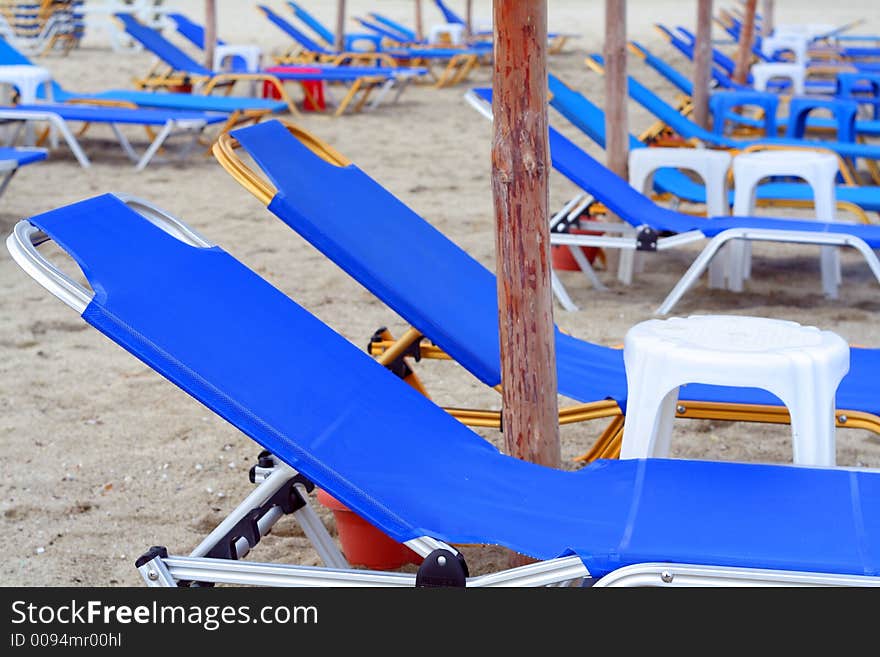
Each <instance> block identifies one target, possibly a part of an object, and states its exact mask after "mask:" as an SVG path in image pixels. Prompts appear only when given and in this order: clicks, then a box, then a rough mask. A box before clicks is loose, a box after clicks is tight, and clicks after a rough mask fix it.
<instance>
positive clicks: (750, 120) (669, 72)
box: [628, 41, 880, 137]
mask: <svg viewBox="0 0 880 657" xmlns="http://www.w3.org/2000/svg"><path fill="white" fill-rule="evenodd" d="M628 45H629V49H630V52H632V53H633V54H634V55H636V56H638V57H639V58H640V59H641V60H642V61H644V62H645V64H647V65H648V66H650V67H651V68H652V69H654V70H655V71H656V72H657V73H659V74H660V75H661V76H663V77H664V78H665V79H666V80H667V81H668V82H670V83H671V84H672V85H673V86H674V87H676V88H677V89H678V90H679V91H681V92H682V93H683V94H685V95H686V96H688V97H692V96H693V90H694V85H693V82H691V80H690V79H689V78H688V77H686V76H685V75H683V74H682V73H681V72H680V71H679V70H678V69H676V68H675V67H674V66H672V65H671V64H670V63H669V62H667V61H665V60H663V59H661V58H660V57H658V56H657V55H655V54H653V53H652V52H651V51H650V50H648V49H647V48H646V47H645V46H644V45H642V44H641V43H638V42H636V41H630V42H629V44H628ZM715 73H716V76H717V75H718V71H717V70H716V71H715ZM725 77H726V76H725ZM728 79H729V78H728ZM720 86H721V87H723V88H730V86H729V85H726V84H722V85H720ZM716 88H717V87H716ZM740 90H741V91H745V88H743V89H740ZM725 118H726V119H727V120H730V121H734V122H736V123H738V124H740V125H743V126H746V127H749V128H758V129H760V128H763V127H764V122H763V120H761V119H758V118H755V117H749V116H746V115H743V114H738V113H734V112H731V113H729V114H727V115H726V117H725ZM776 124H777V125H778V127H779V128H780V130H785V128H786V127H787V125H788V117H777V118H776ZM807 127H808V128H809V129H818V130H832V129H835V130H836V129H837V124H836V122H835V121H834V120H833V119H830V118H824V117H812V116H811V117H810V118H809V119H808V121H807ZM855 129H856V133H857V134H859V135H864V136H866V137H880V121H878V120H869V119H858V120H856V123H855ZM771 136H773V135H771Z"/></svg>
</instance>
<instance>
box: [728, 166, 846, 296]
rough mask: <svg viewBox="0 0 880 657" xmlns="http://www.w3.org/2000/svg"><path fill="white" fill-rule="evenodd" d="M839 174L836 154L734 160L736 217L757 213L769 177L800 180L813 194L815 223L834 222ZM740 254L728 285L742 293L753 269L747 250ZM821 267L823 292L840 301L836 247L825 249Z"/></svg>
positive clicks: (733, 260)
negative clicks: (762, 185) (762, 184)
mask: <svg viewBox="0 0 880 657" xmlns="http://www.w3.org/2000/svg"><path fill="white" fill-rule="evenodd" d="M837 172H838V161H837V156H836V155H834V154H833V153H825V152H819V151H810V150H803V149H795V150H767V151H756V152H752V153H742V154H741V155H737V156H736V157H735V158H733V181H734V182H733V184H734V188H735V191H734V200H733V214H734V215H738V216H750V215H753V214H754V213H755V208H756V205H757V190H758V184H759V183H760V182H761V180H763V179H765V178H767V177H769V176H797V177H799V178H802V179H803V180H805V181H806V182H807V183H808V184H809V185H810V187H811V189H812V190H813V202H814V204H815V208H816V219H817V220H818V221H827V222H831V221H835V220H836V209H837V188H836V183H835V179H836V177H837ZM738 246H740V247H741V246H742V245H738ZM740 253H741V254H742V256H733V255H732V256H731V257H730V260H729V262H730V268H729V271H728V282H729V286H730V289H731V290H734V291H736V292H739V291H742V288H743V279H744V278H748V275H749V269H750V265H749V255H748V249H740ZM737 258H738V259H737ZM821 266H822V288H823V291H824V292H825V294H826V296H828V297H830V298H832V299H834V298H837V294H838V285H839V283H840V252H839V250H838V248H837V247H834V246H823V247H822V258H821Z"/></svg>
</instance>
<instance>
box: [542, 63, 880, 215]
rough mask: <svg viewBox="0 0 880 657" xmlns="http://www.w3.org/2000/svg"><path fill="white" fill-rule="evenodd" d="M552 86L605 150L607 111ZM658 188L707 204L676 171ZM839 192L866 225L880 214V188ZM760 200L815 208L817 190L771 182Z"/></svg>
mask: <svg viewBox="0 0 880 657" xmlns="http://www.w3.org/2000/svg"><path fill="white" fill-rule="evenodd" d="M549 87H550V92H551V94H552V96H553V97H552V99H551V101H550V104H551V106H552V107H553V108H554V109H556V110H557V111H558V112H559V113H560V114H562V115H563V116H564V117H565V118H566V119H567V120H568V121H569V122H571V123H572V124H573V125H574V126H575V127H577V128H578V129H579V130H580V131H581V132H583V133H584V134H586V135H587V136H588V137H590V139H592V140H593V141H594V142H596V144H598V145H599V146H601V147H602V148H605V112H604V111H602V110H601V109H600V108H599V107H597V106H596V105H594V104H593V103H592V102H590V100H589V99H587V98H586V97H585V96H584V95H583V94H581V93H580V92H577V91H575V90H574V89H571V88H570V87H569V86H568V85H566V84H565V83H564V82H562V81H561V80H560V79H559V78H557V77H556V76H554V75H550V76H549ZM629 147H630V149H634V148H646V147H647V144H646V143H645V142H644V141H642V140H641V139H637V138H636V137H635V136H633V135H630V136H629ZM654 185H655V189H656V190H657V191H658V192H660V193H668V194H672V195H673V196H677V197H678V198H680V199H682V200H685V201H688V202H691V203H705V202H706V189H705V186H704V185H701V184H699V183H697V182H694V180H693V179H691V178H690V177H689V176H687V175H684V174H683V173H681V172H679V171H676V170H674V169H666V168H664V169H661V170H660V171H658V172H657V173H656V175H655V176H654ZM835 193H836V195H837V200H838V206H839V208H840V209H844V210H847V211H849V212H852V213H853V214H855V215H856V216H858V217H859V218H860V219H861V220H862V221H863V222H864V223H870V221H869V219H868V216H867V214H865V213H866V212H867V211H873V212H880V187H876V186H856V185H837V187H836V191H835ZM757 200H758V203H759V205H770V206H789V207H798V208H800V207H812V205H813V190H812V189H811V187H810V186H809V185H807V184H806V183H798V182H770V183H765V184H762V185H760V186H758V189H757ZM728 201H729V203H728V204H729V205H733V193H732V192H731V194H730V197H729V199H728Z"/></svg>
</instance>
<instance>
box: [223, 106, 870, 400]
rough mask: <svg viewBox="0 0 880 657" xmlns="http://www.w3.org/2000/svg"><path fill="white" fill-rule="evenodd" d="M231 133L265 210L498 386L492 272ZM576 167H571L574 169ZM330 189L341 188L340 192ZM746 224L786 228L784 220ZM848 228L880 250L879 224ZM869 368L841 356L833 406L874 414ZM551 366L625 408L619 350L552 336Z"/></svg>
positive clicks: (378, 189)
mask: <svg viewBox="0 0 880 657" xmlns="http://www.w3.org/2000/svg"><path fill="white" fill-rule="evenodd" d="M231 136H232V137H233V138H234V139H236V140H237V141H238V142H239V143H240V144H241V147H242V148H243V149H244V150H245V151H246V152H247V153H248V154H249V155H250V157H251V158H252V159H253V161H254V162H255V163H256V164H257V166H259V168H260V169H262V171H263V172H264V174H265V176H266V177H268V179H269V180H270V181H271V184H272V185H273V186H274V188H275V190H276V191H275V194H274V197H273V198H272V201H271V203H270V204H269V206H268V207H269V210H271V211H272V212H273V213H274V214H275V215H276V216H278V217H279V218H280V219H281V220H282V221H284V222H285V223H286V224H287V225H288V226H290V227H291V228H292V229H293V230H295V231H296V232H297V233H299V234H300V235H301V236H302V237H303V238H304V239H306V240H307V241H309V242H310V243H311V244H312V245H313V246H314V247H315V248H317V249H318V250H320V251H321V252H322V253H323V254H324V255H325V256H327V257H328V258H329V259H330V260H332V261H333V262H334V263H336V264H337V265H338V266H339V267H340V268H342V269H343V270H344V271H346V272H347V273H349V274H350V275H351V276H352V277H353V278H354V279H355V280H357V281H358V282H359V283H360V284H361V285H363V286H364V287H365V288H367V289H368V290H369V291H370V292H372V293H373V294H375V295H376V296H377V297H378V298H379V299H380V300H381V301H382V302H383V303H385V304H386V305H387V306H388V307H389V308H391V309H392V310H393V311H394V312H396V313H397V314H398V315H400V316H401V317H402V318H403V319H404V320H406V321H407V322H408V323H410V324H411V325H412V326H413V327H415V328H416V329H418V330H419V331H420V332H421V333H422V334H423V335H424V336H426V337H427V338H428V339H429V340H431V341H432V342H433V343H434V344H436V345H437V346H439V347H440V348H441V349H443V350H444V351H445V352H446V353H447V354H449V355H450V356H451V357H452V358H453V359H454V360H455V361H457V362H458V363H459V364H461V365H462V366H463V367H464V368H466V369H467V370H468V371H469V372H470V373H471V374H473V375H474V376H475V377H476V378H477V379H479V380H480V381H482V382H483V383H485V384H486V385H488V386H496V385H498V384H499V383H500V382H501V364H500V363H501V356H500V347H499V342H498V299H497V293H496V281H495V276H494V274H492V272H490V271H489V270H487V269H486V268H485V267H484V266H483V265H482V264H480V263H479V262H478V261H477V260H475V259H474V258H473V257H471V256H470V255H469V254H468V253H466V252H465V251H464V250H462V249H461V248H460V247H459V246H457V245H456V244H455V243H453V242H452V241H451V240H449V238H447V237H446V236H445V235H443V234H442V233H441V232H439V231H438V230H437V229H436V228H434V227H433V226H431V224H429V223H428V222H427V221H425V220H424V219H423V218H421V217H420V216H419V215H418V214H416V213H415V212H413V211H412V210H411V209H410V208H408V207H407V206H406V205H404V204H403V203H402V202H401V201H400V200H398V199H397V198H395V197H394V196H393V195H392V194H391V193H390V192H389V191H387V190H386V189H384V188H383V187H382V186H381V185H379V184H378V183H377V182H376V181H375V180H373V179H372V178H371V177H370V176H369V175H367V174H366V173H365V172H363V171H361V170H360V169H358V168H357V167H356V166H354V165H349V166H347V167H336V166H333V165H331V164H329V163H327V162H325V161H324V160H323V159H321V157H319V156H318V155H316V154H315V153H313V152H312V151H311V150H310V149H309V148H307V147H306V146H304V145H303V144H302V143H301V142H300V140H299V139H297V137H295V136H294V135H292V134H290V132H289V131H288V130H287V129H286V128H285V126H284V125H283V124H282V123H280V122H279V121H267V122H265V123H262V124H260V125H257V126H253V127H250V128H244V129H241V130H236V131H234V132H233V133H231ZM560 137H561V135H558V133H555V132H554V133H552V134H551V138H552V139H553V140H554V141H553V143H552V144H551V146H555V148H553V149H552V153H553V157H554V164H557V162H558V161H559V158H562V157H564V149H565V142H564V141H561V140H560V139H559V138H560ZM583 155H586V154H583ZM586 157H587V158H589V156H586ZM583 163H584V164H587V165H589V166H590V167H591V168H589V169H584V170H583V171H579V172H578V173H577V174H576V176H577V177H576V178H575V182H576V183H580V182H584V181H588V180H594V181H595V183H594V185H595V187H596V189H598V190H599V191H600V192H601V191H602V190H605V189H608V190H612V191H608V192H605V193H603V195H602V197H601V198H602V200H603V201H605V200H608V201H609V203H612V204H613V203H614V199H617V198H619V199H620V204H619V205H615V206H614V207H615V210H616V211H620V212H621V213H622V216H623V217H625V218H626V217H632V221H633V222H638V223H637V224H636V225H641V224H643V223H645V222H646V221H647V222H651V224H652V225H654V217H656V218H657V219H656V220H657V222H659V223H658V224H656V227H657V228H658V229H667V228H669V227H670V226H671V227H673V228H681V229H682V230H685V231H689V230H693V229H695V228H697V229H699V230H706V231H708V232H710V233H711V231H712V230H714V227H710V226H707V225H705V224H707V223H711V222H707V221H706V220H701V219H699V218H696V217H690V216H685V215H678V214H677V213H673V212H671V211H668V210H661V209H659V208H657V207H656V206H655V205H654V204H653V203H652V202H651V201H650V200H648V199H646V198H644V197H642V196H641V195H639V194H638V193H637V192H636V191H635V190H633V189H632V188H631V187H629V186H628V185H627V184H626V183H625V182H624V181H622V180H621V179H620V178H618V177H617V176H614V174H611V173H610V172H608V171H607V170H606V169H604V167H602V165H600V164H599V163H598V162H595V160H592V159H584V160H583ZM579 164H580V162H575V163H574V165H575V166H574V167H573V168H576V169H577V168H579ZM611 176H613V177H611ZM591 185H592V184H591ZM340 190H347V191H346V193H345V194H341V193H340ZM591 191H592V187H591ZM606 196H607V198H606ZM631 204H635V206H636V207H635V209H636V210H637V212H634V211H633V208H632V207H631ZM357 208H361V209H360V210H357ZM363 208H371V209H372V210H371V213H370V221H369V222H354V221H352V219H351V218H352V217H355V216H360V214H361V213H362V212H363ZM726 219H730V218H729V217H728V218H726ZM726 219H721V220H720V221H725V220H726ZM712 221H715V220H712ZM754 221H755V222H756V224H758V225H761V226H769V227H776V226H780V224H781V227H782V228H785V229H788V228H790V224H789V222H788V221H787V220H765V219H755V220H754ZM666 222H669V225H667V223H666ZM763 222H766V223H763ZM794 224H795V225H797V226H798V228H799V229H800V230H803V231H804V232H808V231H817V232H821V231H822V230H823V225H822V224H816V223H813V222H794ZM730 225H731V224H727V226H730ZM719 228H720V227H719ZM824 228H825V229H827V226H825V227H824ZM847 228H848V229H851V230H854V231H857V232H858V233H859V234H860V235H864V236H865V237H867V238H868V239H870V240H871V241H872V243H873V244H874V245H878V246H880V228H876V227H868V226H852V225H850V226H847ZM795 230H797V228H796V229H795ZM414 263H418V265H417V266H415V267H414V266H413V264H414ZM878 367H880V351H877V350H872V349H859V348H853V349H852V358H851V367H850V371H849V373H848V374H847V376H846V377H844V379H843V382H842V383H841V385H840V387H839V388H838V395H837V407H838V408H839V409H850V410H853V411H862V412H864V413H868V414H872V415H880V394H878V389H877V387H876V386H875V384H874V383H873V382H874V378H875V377H874V375H873V372H874V371H876V369H877V368H878ZM556 368H557V377H558V387H559V392H560V394H562V395H564V396H566V397H568V398H570V399H574V400H576V401H578V402H582V403H591V402H597V401H600V400H606V399H613V400H615V401H616V402H617V403H618V405H619V406H620V408H621V409H622V410H623V411H624V412H625V411H626V391H627V385H626V374H625V371H624V366H623V354H622V352H621V351H620V350H619V349H611V348H609V347H603V346H600V345H596V344H592V343H589V342H586V341H584V340H579V339H578V338H576V337H574V336H571V335H567V334H564V333H561V332H560V331H558V330H557V332H556ZM681 399H683V400H686V401H691V402H694V401H710V402H723V403H731V404H733V403H736V404H762V405H772V406H778V405H779V404H780V402H779V400H777V399H776V398H775V397H773V395H771V394H769V393H767V392H765V391H761V390H756V389H746V388H722V387H717V386H705V385H687V386H684V387H683V388H682V390H681Z"/></svg>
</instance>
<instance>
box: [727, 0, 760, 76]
mask: <svg viewBox="0 0 880 657" xmlns="http://www.w3.org/2000/svg"><path fill="white" fill-rule="evenodd" d="M757 4H758V0H746V3H745V5H744V7H743V9H744V11H745V15H744V16H743V22H742V30H740V33H739V48H738V49H737V51H736V68H734V69H733V81H734V82H737V83H739V84H745V83H746V79H747V78H748V76H749V68H750V63H751V61H752V44H753V43H754V41H755V9H756V5H757Z"/></svg>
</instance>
